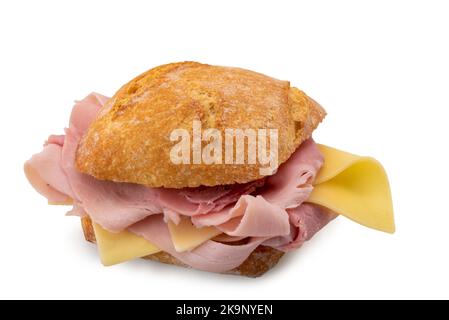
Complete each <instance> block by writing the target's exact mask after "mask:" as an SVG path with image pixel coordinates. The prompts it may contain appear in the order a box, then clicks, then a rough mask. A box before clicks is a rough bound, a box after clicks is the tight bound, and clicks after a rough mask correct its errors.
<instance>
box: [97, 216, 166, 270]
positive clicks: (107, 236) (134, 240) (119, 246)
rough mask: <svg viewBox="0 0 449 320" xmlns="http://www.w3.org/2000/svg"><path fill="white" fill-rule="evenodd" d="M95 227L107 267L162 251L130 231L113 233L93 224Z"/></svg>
mask: <svg viewBox="0 0 449 320" xmlns="http://www.w3.org/2000/svg"><path fill="white" fill-rule="evenodd" d="M93 227H94V232H95V238H96V239H97V246H98V252H99V253H100V259H101V262H102V263H103V264H104V265H105V266H111V265H113V264H117V263H121V262H125V261H128V260H132V259H136V258H141V257H144V256H147V255H150V254H153V253H156V252H159V251H160V250H159V248H157V247H156V246H155V245H153V244H152V243H151V242H149V241H147V240H145V239H144V238H142V237H139V236H137V235H135V234H133V233H131V232H129V231H126V230H125V231H122V232H120V233H112V232H109V231H107V230H105V229H103V228H102V227H101V226H100V225H98V224H96V223H93Z"/></svg>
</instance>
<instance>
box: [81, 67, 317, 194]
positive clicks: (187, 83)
mask: <svg viewBox="0 0 449 320" xmlns="http://www.w3.org/2000/svg"><path fill="white" fill-rule="evenodd" d="M324 116H325V111H324V110H323V108H321V107H320V106H319V105H318V104H317V103H316V102H314V101H313V100H312V99H310V98H309V97H308V96H307V95H306V94H305V93H303V92H302V91H300V90H298V89H296V88H293V87H290V84H289V82H287V81H280V80H276V79H273V78H270V77H268V76H265V75H262V74H259V73H256V72H252V71H248V70H244V69H239V68H229V67H218V66H210V65H206V64H200V63H196V62H181V63H172V64H168V65H163V66H159V67H156V68H154V69H151V70H149V71H147V72H145V73H143V74H142V75H140V76H138V77H136V78H135V79H133V80H131V81H130V82H129V83H127V84H126V85H124V86H123V87H122V88H121V89H120V90H119V91H118V92H117V93H116V94H115V95H114V96H113V97H112V98H111V99H110V100H109V101H108V102H107V103H106V105H105V106H104V108H103V109H102V110H101V111H100V116H99V117H98V118H97V120H96V121H95V122H94V123H93V124H92V125H91V126H90V128H89V131H88V132H87V134H86V135H85V136H84V137H83V139H82V141H81V143H80V145H79V148H78V150H77V158H76V166H77V168H78V169H79V170H80V171H81V172H84V173H86V174H89V175H92V176H94V177H96V178H98V179H102V180H110V181H119V182H131V183H137V184H143V185H147V186H150V187H170V188H183V187H197V186H201V185H203V186H216V185H225V184H232V183H244V182H249V181H253V180H256V179H259V178H261V177H262V176H261V173H260V170H259V169H260V168H261V165H260V163H259V162H257V163H256V164H251V165H250V164H245V165H229V164H213V165H206V164H190V165H187V164H183V165H181V166H180V165H176V164H173V163H172V162H171V161H170V149H171V147H172V146H173V145H174V144H175V142H172V141H170V139H169V137H170V133H171V132H172V131H173V130H174V129H187V130H188V131H190V132H191V131H192V130H191V129H192V122H193V120H200V121H201V122H202V128H203V130H204V129H207V128H216V129H219V130H220V131H221V132H222V134H223V136H224V130H225V128H241V129H246V128H253V129H259V128H267V129H269V128H277V129H278V130H279V139H278V141H279V148H278V159H279V161H278V163H279V164H281V163H283V162H285V161H286V160H287V159H288V158H289V157H290V155H291V154H292V153H293V152H294V151H295V149H296V148H297V147H298V146H299V145H300V144H301V143H302V142H303V141H304V140H306V139H307V138H309V137H310V136H311V134H312V131H313V130H314V129H315V128H316V127H317V125H318V124H319V123H320V122H321V120H322V119H323V118H324Z"/></svg>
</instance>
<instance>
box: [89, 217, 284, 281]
mask: <svg viewBox="0 0 449 320" xmlns="http://www.w3.org/2000/svg"><path fill="white" fill-rule="evenodd" d="M81 226H82V228H83V232H84V237H85V238H86V240H87V241H89V242H92V243H95V242H96V240H95V233H94V229H93V226H92V221H91V219H90V218H89V217H83V218H81ZM283 255H284V252H282V251H279V250H276V249H273V248H271V247H267V246H258V247H257V248H256V249H255V250H254V251H253V252H252V253H251V254H250V256H249V257H248V258H247V259H246V260H245V261H244V262H243V263H242V264H241V265H240V266H238V267H237V268H234V269H232V270H230V271H228V272H226V273H227V274H235V275H241V276H246V277H253V278H254V277H259V276H261V275H263V274H264V273H265V272H267V271H268V270H270V269H271V268H273V267H274V266H275V265H276V264H277V263H278V262H279V260H280V259H281V257H282V256H283ZM143 259H148V260H155V261H159V262H162V263H166V264H174V265H177V266H182V267H187V268H188V267H189V266H188V265H186V264H184V263H182V262H181V261H179V260H178V259H176V258H175V257H173V256H172V255H170V254H169V253H166V252H163V251H161V252H157V253H154V254H150V255H148V256H145V257H143Z"/></svg>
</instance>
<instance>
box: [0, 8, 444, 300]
mask: <svg viewBox="0 0 449 320" xmlns="http://www.w3.org/2000/svg"><path fill="white" fill-rule="evenodd" d="M448 16H449V6H448V2H447V1H410V0H409V1H379V0H377V1H316V0H315V1H308V2H303V1H271V2H266V1H260V0H259V1H229V0H227V1H221V2H218V1H177V2H174V1H159V2H157V3H156V2H154V4H153V3H151V4H150V1H141V2H139V1H122V2H118V1H70V2H69V1H27V2H25V1H1V4H0V57H1V58H0V97H1V99H0V102H1V111H2V113H1V114H2V116H1V118H0V119H1V120H0V121H1V126H0V130H1V133H0V139H1V150H2V152H1V166H0V170H1V182H0V186H1V190H0V191H1V192H0V195H1V199H2V210H1V211H2V213H1V222H0V223H1V226H2V228H1V231H0V246H1V250H0V252H1V253H0V297H1V298H149V299H151V298H153V299H154V298H159V299H168V298H179V299H185V298H194V299H196V298H198V299H200V298H249V299H259V298H266V299H269V298H287V299H288V298H292V299H303V298H306V299H308V298H449V289H448V288H449V275H448V274H449V250H448V245H449V212H448V206H447V201H448V198H449V188H448V181H449V174H448V163H449V156H448V151H447V147H448V143H447V137H448V131H449V130H448V126H449V125H448V123H449V118H448V116H449V111H448V110H449V90H448V87H449V62H448V60H449V34H448V33H449V19H448ZM182 60H195V61H200V62H205V63H210V64H219V65H230V66H239V67H244V68H247V69H252V70H256V71H259V72H263V73H266V74H268V75H271V76H274V77H277V78H280V79H285V80H290V81H291V83H292V85H294V86H297V87H299V88H301V89H303V90H304V91H305V92H306V93H308V94H309V95H310V96H312V97H313V98H315V99H316V100H318V101H319V102H320V103H321V104H322V105H323V106H324V107H325V108H326V109H327V111H328V117H327V118H326V120H325V121H324V123H323V124H322V125H321V126H320V127H319V129H318V130H317V131H316V133H315V139H316V140H317V141H318V142H320V143H324V144H328V145H331V146H334V147H337V148H340V149H343V150H347V151H351V152H353V153H357V154H362V155H371V156H374V157H376V158H377V159H379V160H380V161H381V162H382V163H383V164H384V166H385V168H386V169H387V172H388V173H389V177H390V180H391V186H392V191H393V199H394V207H395V215H396V223H397V232H396V234H394V235H387V234H384V233H380V232H376V231H372V230H369V229H367V228H364V227H361V226H359V225H357V224H355V223H353V222H350V221H348V220H346V219H345V218H343V217H340V218H339V219H337V220H336V221H334V222H333V223H331V224H330V225H329V226H328V227H326V228H325V229H324V230H322V231H321V232H320V233H319V234H318V235H317V236H316V237H315V238H314V239H313V240H312V241H311V242H310V243H307V244H306V245H305V246H304V247H303V248H302V249H301V250H299V251H297V252H295V253H292V254H289V255H288V256H287V257H285V258H284V259H283V260H282V261H281V262H280V264H279V265H278V266H277V267H276V268H275V269H273V270H272V271H271V272H269V273H267V274H266V275H265V276H264V277H262V278H258V279H247V278H243V277H233V276H224V275H216V274H208V273H203V272H199V271H193V270H186V269H183V268H178V267H173V266H166V265H161V264H158V263H152V262H147V261H142V260H140V261H133V262H130V263H125V264H122V265H118V266H115V267H108V268H106V267H103V266H102V265H101V264H100V262H99V259H98V257H97V253H96V249H95V247H94V246H93V245H91V244H89V243H86V242H85V241H84V240H83V236H82V233H81V229H80V226H79V221H78V219H77V218H73V217H65V216H64V213H65V208H64V207H49V206H47V204H46V200H45V199H44V198H43V197H41V196H39V195H38V194H37V193H36V192H35V191H34V190H33V189H32V188H31V186H29V185H28V183H27V181H26V179H25V177H24V174H23V171H22V166H23V163H24V161H25V160H27V159H28V158H29V157H30V156H31V155H32V154H33V153H36V152H38V151H40V150H41V145H42V143H43V141H44V140H45V139H46V137H47V136H48V134H50V133H61V132H62V129H63V127H64V126H66V125H67V121H68V116H69V113H70V110H71V107H72V104H73V100H74V99H80V98H83V97H84V96H85V95H86V94H88V93H89V92H91V91H97V92H100V93H103V94H106V95H112V94H113V93H114V92H115V90H117V89H118V88H119V87H120V86H121V85H122V84H123V83H125V82H127V81H128V80H129V79H131V78H132V77H134V76H136V75H137V74H139V73H141V72H143V71H145V70H147V69H149V68H151V67H154V66H157V65H160V64H163V63H167V62H173V61H182Z"/></svg>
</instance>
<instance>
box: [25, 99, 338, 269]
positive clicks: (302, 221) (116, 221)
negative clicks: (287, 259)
mask: <svg viewBox="0 0 449 320" xmlns="http://www.w3.org/2000/svg"><path fill="white" fill-rule="evenodd" d="M107 99H108V98H107V97H105V96H102V95H99V94H96V93H93V94H90V95H89V96H87V97H86V98H85V99H83V100H81V101H79V102H77V103H76V104H75V106H74V108H73V110H72V114H71V117H70V125H69V128H68V129H66V132H65V135H59V136H50V137H49V138H48V140H47V142H46V144H45V146H44V149H43V151H42V152H41V153H39V154H36V155H34V156H33V157H32V158H31V159H30V160H29V161H27V162H26V164H25V173H26V175H27V177H28V179H29V181H30V182H31V184H32V185H33V186H34V187H35V189H36V190H37V191H38V192H40V193H41V194H42V195H44V196H45V197H46V198H47V199H48V200H49V202H51V203H66V202H67V201H68V200H70V199H72V200H73V202H74V207H73V209H72V211H70V214H73V215H81V214H82V212H83V211H85V212H87V213H88V214H89V216H90V217H91V219H92V220H93V221H94V222H95V223H98V224H99V225H101V226H102V227H103V228H104V229H106V230H109V231H111V232H120V231H122V230H124V229H128V230H131V231H132V232H134V233H136V234H138V235H141V236H143V237H145V238H146V239H148V240H149V241H151V242H153V243H154V244H156V245H157V246H158V247H160V248H161V249H162V250H164V251H166V252H168V253H170V254H172V255H173V256H175V257H176V258H178V259H179V260H181V261H183V262H184V263H186V264H188V265H191V266H193V267H195V268H198V269H202V270H208V271H216V272H224V271H228V270H230V269H233V268H235V267H237V266H238V265H239V264H241V263H242V262H243V261H244V260H245V259H246V258H247V257H248V256H249V254H251V252H252V251H253V250H254V249H255V248H256V247H257V246H258V245H260V244H264V245H268V246H272V247H275V248H278V249H280V250H285V251H287V250H291V249H294V248H297V247H299V246H300V245H301V244H302V243H303V242H304V241H306V240H308V239H309V238H310V237H311V236H313V234H315V233H316V232H317V231H318V230H320V229H321V228H322V227H323V226H324V225H325V224H327V223H328V222H329V221H330V220H331V219H332V218H333V217H334V215H333V214H332V213H330V212H329V211H328V210H326V209H324V208H320V207H318V206H316V205H312V204H305V203H304V201H306V200H307V198H308V197H309V195H310V192H311V191H312V188H313V187H312V183H313V180H314V178H315V176H316V174H317V172H318V170H319V169H320V167H321V165H322V163H323V157H322V156H321V154H320V152H319V150H318V148H317V146H316V145H315V143H314V142H313V140H311V139H309V140H307V141H306V142H304V143H303V144H302V145H301V146H300V148H298V149H297V150H296V152H295V153H294V154H293V155H292V156H291V157H290V159H289V160H288V161H286V162H285V163H284V164H282V165H281V166H280V168H279V169H278V172H277V173H276V174H275V175H273V176H270V177H268V178H266V179H261V180H258V181H253V182H250V183H246V184H234V185H229V186H217V187H199V188H185V189H166V188H148V187H145V186H142V185H137V184H131V183H118V182H112V181H101V180H98V179H96V178H94V177H92V176H88V175H86V174H83V173H80V172H79V171H78V170H77V169H76V168H75V156H76V150H77V147H78V145H79V142H80V139H81V138H82V136H83V134H84V133H85V132H86V130H87V129H88V127H89V125H90V124H91V122H92V121H93V120H94V119H95V117H96V116H97V115H98V114H99V113H101V112H102V111H101V108H102V106H103V105H104V104H105V102H106V101H107ZM181 216H188V217H190V218H191V220H192V222H193V223H194V224H195V225H196V226H198V227H201V226H215V227H217V228H219V229H220V230H221V231H223V232H224V235H223V237H222V238H223V239H225V238H226V242H232V239H245V238H247V241H246V244H244V245H227V244H224V243H221V242H217V241H212V240H209V241H207V242H205V243H203V244H202V245H200V246H198V247H197V248H195V249H193V250H191V251H190V252H183V253H179V252H176V250H175V249H174V246H173V243H172V241H171V238H170V234H169V232H168V228H167V224H166V222H167V220H171V221H173V222H175V223H178V222H179V221H180V217H181Z"/></svg>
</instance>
